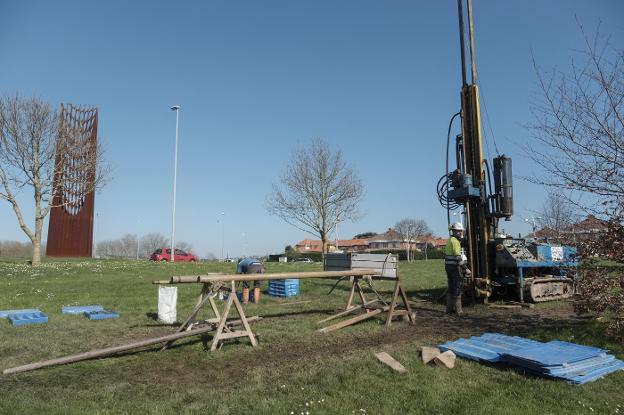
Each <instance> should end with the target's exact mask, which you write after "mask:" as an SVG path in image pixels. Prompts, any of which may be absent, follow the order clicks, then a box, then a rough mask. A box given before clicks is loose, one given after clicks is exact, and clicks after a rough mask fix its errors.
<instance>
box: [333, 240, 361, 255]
mask: <svg viewBox="0 0 624 415" xmlns="http://www.w3.org/2000/svg"><path fill="white" fill-rule="evenodd" d="M334 242H335V244H336V246H337V247H338V250H340V251H344V252H366V251H367V250H368V247H369V242H368V239H339V240H337V241H334Z"/></svg>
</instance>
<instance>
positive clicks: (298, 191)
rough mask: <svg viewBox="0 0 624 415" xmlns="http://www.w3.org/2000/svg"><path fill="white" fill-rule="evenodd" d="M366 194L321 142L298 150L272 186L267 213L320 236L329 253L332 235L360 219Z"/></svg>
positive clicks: (339, 157) (337, 155)
mask: <svg viewBox="0 0 624 415" xmlns="http://www.w3.org/2000/svg"><path fill="white" fill-rule="evenodd" d="M363 194H364V189H363V187H362V183H361V181H360V179H359V178H358V176H357V175H356V174H355V172H354V171H353V170H352V169H351V168H350V167H349V166H348V165H347V164H346V163H345V161H344V160H343V159H342V152H341V151H340V149H337V150H336V151H335V152H333V151H332V149H331V148H330V147H329V145H328V144H327V143H326V142H325V141H323V140H321V139H315V140H312V142H311V144H310V146H309V147H308V148H303V147H299V148H298V149H297V150H295V152H294V153H293V155H292V158H291V160H290V164H289V165H288V166H287V167H286V170H285V171H284V172H283V174H282V175H281V177H280V179H279V182H278V183H277V184H274V185H273V192H272V194H271V195H270V196H269V197H268V199H267V210H268V211H269V213H271V214H272V215H275V216H277V217H280V218H282V219H283V220H284V221H286V222H287V223H289V224H291V225H293V226H295V227H296V228H298V229H300V230H303V231H304V232H308V233H310V234H312V235H318V236H319V237H320V239H321V242H322V244H323V245H322V246H323V252H327V240H328V237H329V234H330V233H331V232H332V231H333V230H334V229H335V228H336V225H337V224H338V223H340V222H344V221H355V220H357V219H358V218H359V217H360V214H359V212H358V210H357V205H358V203H359V202H360V201H361V199H362V197H363Z"/></svg>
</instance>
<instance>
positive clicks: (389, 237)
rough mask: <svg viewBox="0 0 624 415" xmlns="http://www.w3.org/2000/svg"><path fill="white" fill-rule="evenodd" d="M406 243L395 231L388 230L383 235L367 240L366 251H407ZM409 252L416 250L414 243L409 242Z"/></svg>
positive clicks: (412, 241) (413, 241)
mask: <svg viewBox="0 0 624 415" xmlns="http://www.w3.org/2000/svg"><path fill="white" fill-rule="evenodd" d="M407 248H408V241H407V240H406V239H405V238H404V237H403V236H402V235H401V234H400V233H399V232H397V231H395V230H394V229H392V228H389V229H388V230H387V231H386V232H385V233H382V234H380V235H375V236H373V237H372V238H370V239H369V240H368V249H369V250H371V251H375V250H379V249H407ZM409 248H410V250H414V249H416V241H415V240H411V241H409Z"/></svg>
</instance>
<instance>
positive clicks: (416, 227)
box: [394, 218, 431, 261]
mask: <svg viewBox="0 0 624 415" xmlns="http://www.w3.org/2000/svg"><path fill="white" fill-rule="evenodd" d="M394 229H395V230H396V231H397V232H398V233H399V234H401V236H402V237H403V239H404V240H405V242H406V245H405V253H406V256H407V260H408V261H411V260H412V255H411V254H410V251H411V246H412V243H415V242H416V240H417V239H418V238H422V237H424V236H426V235H428V234H430V233H431V229H430V228H429V225H427V222H425V221H424V220H423V219H412V218H404V219H401V220H400V221H398V222H397V223H396V225H394Z"/></svg>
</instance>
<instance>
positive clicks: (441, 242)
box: [418, 236, 447, 251]
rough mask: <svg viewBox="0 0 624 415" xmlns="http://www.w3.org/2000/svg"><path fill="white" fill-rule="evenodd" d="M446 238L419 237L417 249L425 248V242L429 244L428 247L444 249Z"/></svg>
mask: <svg viewBox="0 0 624 415" xmlns="http://www.w3.org/2000/svg"><path fill="white" fill-rule="evenodd" d="M446 241H447V240H446V239H445V238H439V237H437V236H431V237H429V238H428V239H421V240H419V241H418V249H420V250H421V251H422V250H423V249H424V248H425V244H427V245H429V247H433V248H434V249H444V247H445V246H446Z"/></svg>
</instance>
